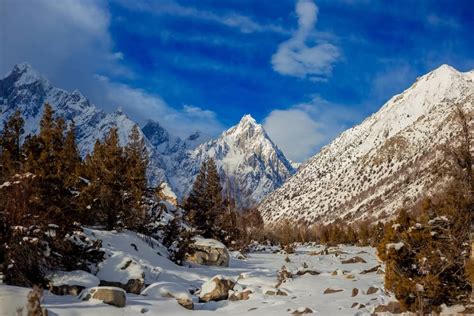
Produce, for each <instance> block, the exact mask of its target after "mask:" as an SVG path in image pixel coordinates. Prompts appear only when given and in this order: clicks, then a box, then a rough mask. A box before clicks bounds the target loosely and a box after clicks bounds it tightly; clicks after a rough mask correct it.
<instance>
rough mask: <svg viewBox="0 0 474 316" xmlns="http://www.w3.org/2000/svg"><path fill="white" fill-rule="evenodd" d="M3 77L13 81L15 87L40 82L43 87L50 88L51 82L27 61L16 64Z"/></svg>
mask: <svg viewBox="0 0 474 316" xmlns="http://www.w3.org/2000/svg"><path fill="white" fill-rule="evenodd" d="M5 79H6V80H7V81H10V82H15V86H16V87H21V86H28V85H33V84H36V83H38V84H41V85H43V86H44V87H43V88H44V89H47V88H50V86H51V84H50V83H49V81H48V80H47V79H46V78H44V77H43V76H41V75H40V74H39V73H38V72H37V71H36V70H35V69H33V67H31V65H30V64H28V63H21V64H17V65H15V66H14V67H13V69H12V71H10V72H9V73H8V74H7V75H6V77H5Z"/></svg>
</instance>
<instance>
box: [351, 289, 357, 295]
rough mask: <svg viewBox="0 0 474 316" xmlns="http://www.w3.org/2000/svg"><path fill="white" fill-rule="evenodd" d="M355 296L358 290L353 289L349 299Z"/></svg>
mask: <svg viewBox="0 0 474 316" xmlns="http://www.w3.org/2000/svg"><path fill="white" fill-rule="evenodd" d="M357 294H359V289H358V288H353V289H352V295H351V297H354V296H357Z"/></svg>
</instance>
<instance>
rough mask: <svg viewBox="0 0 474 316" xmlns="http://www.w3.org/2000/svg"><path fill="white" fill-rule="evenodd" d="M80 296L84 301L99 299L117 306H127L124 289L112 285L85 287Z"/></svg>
mask: <svg viewBox="0 0 474 316" xmlns="http://www.w3.org/2000/svg"><path fill="white" fill-rule="evenodd" d="M79 298H80V299H81V300H83V301H89V300H91V299H94V300H99V301H102V302H104V303H105V304H109V305H113V306H116V307H125V303H126V300H127V298H126V295H125V291H124V290H123V289H121V288H117V287H112V286H98V287H93V288H89V289H85V290H84V291H82V293H81V295H80V297H79Z"/></svg>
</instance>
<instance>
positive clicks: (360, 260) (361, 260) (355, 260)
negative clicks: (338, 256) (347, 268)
mask: <svg viewBox="0 0 474 316" xmlns="http://www.w3.org/2000/svg"><path fill="white" fill-rule="evenodd" d="M341 263H342V264H350V263H367V261H365V260H364V259H363V258H361V257H359V256H355V257H352V258H350V259H347V260H342V261H341Z"/></svg>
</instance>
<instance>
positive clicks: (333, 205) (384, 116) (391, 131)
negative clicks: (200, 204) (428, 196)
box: [259, 65, 474, 223]
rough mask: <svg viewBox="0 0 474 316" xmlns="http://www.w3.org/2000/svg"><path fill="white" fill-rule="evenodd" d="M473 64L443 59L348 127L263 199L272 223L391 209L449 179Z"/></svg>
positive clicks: (472, 91)
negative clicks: (467, 67) (446, 164)
mask: <svg viewBox="0 0 474 316" xmlns="http://www.w3.org/2000/svg"><path fill="white" fill-rule="evenodd" d="M473 81H474V72H472V71H471V72H467V73H461V72H458V71H457V70H455V69H454V68H452V67H450V66H447V65H443V66H441V67H439V68H438V69H436V70H434V71H432V72H430V73H428V74H427V75H425V76H422V77H420V78H418V80H417V81H416V82H415V83H414V84H413V85H412V86H411V87H410V88H409V89H407V90H405V91H404V92H403V93H401V94H399V95H396V96H394V97H393V98H391V99H390V100H389V101H388V102H387V103H386V104H385V105H384V106H383V107H382V108H381V109H380V110H379V111H378V112H377V113H375V114H373V115H372V116H370V117H369V118H367V119H366V120H365V121H364V122H362V123H361V124H360V125H358V126H356V127H354V128H351V129H349V130H347V131H345V132H344V133H342V134H341V135H340V136H339V137H338V138H336V139H335V140H334V141H333V142H332V143H330V144H329V145H327V146H325V147H324V148H323V149H322V150H321V151H320V152H319V153H318V154H316V155H315V156H313V157H312V158H311V159H310V160H309V161H308V162H306V163H305V165H304V166H302V167H301V168H300V169H299V171H298V172H297V173H296V175H295V176H293V177H292V178H291V179H290V180H289V181H287V182H286V183H285V184H284V185H283V186H282V187H281V188H280V189H278V190H276V191H275V192H273V193H272V194H271V195H269V196H268V197H267V198H266V199H265V200H264V201H263V202H262V203H261V205H260V206H259V210H260V211H261V213H262V216H263V218H264V220H265V222H267V223H272V222H277V221H279V220H281V219H284V218H288V219H291V220H296V221H306V222H309V223H313V222H318V221H321V222H328V221H332V220H335V219H337V218H342V219H344V220H347V221H353V220H356V219H363V218H370V217H379V216H380V217H385V216H388V215H390V214H392V213H393V212H395V211H396V210H397V209H398V208H399V207H401V206H403V205H404V204H410V203H413V202H414V201H416V200H417V199H418V198H419V197H420V196H421V194H423V193H426V192H428V193H429V192H435V191H436V188H437V187H438V186H439V185H441V184H442V183H443V176H442V175H440V174H439V173H437V170H438V169H439V165H440V160H441V159H442V152H441V150H440V147H441V145H442V144H445V143H447V142H450V140H453V139H455V136H456V134H457V133H458V132H459V128H458V125H456V123H455V115H454V109H455V104H456V103H458V104H460V105H461V106H462V107H463V109H464V110H465V111H468V112H473V99H474V97H473V95H474V83H473Z"/></svg>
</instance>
